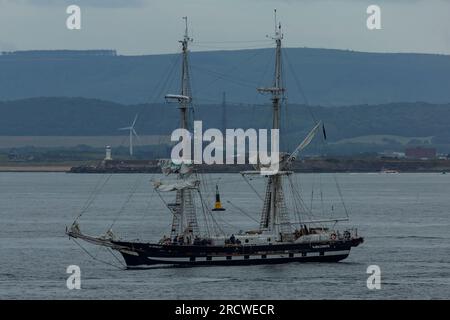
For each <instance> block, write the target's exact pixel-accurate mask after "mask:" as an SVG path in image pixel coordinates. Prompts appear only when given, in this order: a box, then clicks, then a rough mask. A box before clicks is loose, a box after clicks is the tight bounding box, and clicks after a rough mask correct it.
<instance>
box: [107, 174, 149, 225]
mask: <svg viewBox="0 0 450 320" xmlns="http://www.w3.org/2000/svg"><path fill="white" fill-rule="evenodd" d="M141 181H142V176H140V179H136V183H135V185H134V187H133V189H132V190H131V192H130V193H129V194H128V196H127V198H126V200H125V202H124V203H123V204H122V207H121V208H120V209H119V212H118V213H117V217H116V218H115V219H114V220H113V222H112V223H111V226H110V227H109V228H108V230H111V229H112V227H113V226H114V225H115V224H116V222H117V220H118V219H119V217H120V215H121V214H122V213H123V211H124V210H125V207H126V205H127V204H128V203H129V202H130V200H131V198H132V197H133V195H134V194H135V192H136V190H137V188H138V187H139V184H140V183H141Z"/></svg>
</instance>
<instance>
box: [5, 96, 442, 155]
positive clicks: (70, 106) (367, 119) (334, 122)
mask: <svg viewBox="0 0 450 320" xmlns="http://www.w3.org/2000/svg"><path fill="white" fill-rule="evenodd" d="M178 112H179V111H178V109H177V105H176V104H140V105H122V104H118V103H114V102H108V101H103V100H97V99H86V98H64V97H63V98H32V99H24V100H16V101H4V102H0V115H1V116H0V136H101V135H103V136H112V135H124V133H123V132H121V131H118V130H117V129H118V128H119V127H124V126H128V125H129V124H130V123H131V121H132V120H133V118H134V115H135V114H136V113H139V118H138V121H137V124H136V130H137V131H138V133H139V134H141V135H169V134H170V133H171V132H172V130H173V129H175V128H177V127H178V124H179V120H178ZM226 113H227V117H226V127H227V128H250V127H252V128H269V127H270V125H271V110H270V106H269V105H243V104H242V105H236V104H227V106H226ZM255 114H257V115H258V117H255ZM193 115H194V118H195V119H198V120H202V121H203V123H204V129H206V128H209V127H214V128H222V125H223V121H222V116H221V115H222V106H221V105H217V104H210V105H196V106H195V108H194V114H193ZM313 118H314V119H316V120H317V119H321V120H323V121H324V123H325V127H326V131H327V136H328V141H329V142H338V141H344V142H345V143H346V144H347V145H352V144H355V143H360V144H364V145H365V146H367V148H368V149H370V144H373V143H379V142H380V141H381V142H383V143H385V144H386V145H391V146H394V147H395V146H398V145H399V144H402V143H403V144H404V143H408V142H409V141H411V142H414V140H415V141H416V142H417V143H418V144H421V143H424V142H425V143H431V144H435V145H442V146H444V145H446V146H447V147H442V148H443V150H444V151H445V150H448V149H446V148H448V147H449V146H450V104H441V105H437V104H428V103H391V104H384V105H373V106H369V105H359V106H343V107H318V106H315V107H306V106H304V105H295V104H292V105H288V106H287V108H286V107H283V111H282V122H283V124H284V126H285V130H283V131H282V134H283V135H284V136H285V137H286V140H287V144H288V145H287V147H289V148H292V147H293V146H294V145H295V144H296V143H298V142H299V141H300V140H301V139H302V138H303V137H304V136H305V135H306V133H307V132H308V131H309V130H310V129H311V128H312V127H313V124H314V120H313ZM368 136H369V137H368ZM370 136H373V139H372V140H370V138H371V137H370ZM395 136H399V137H410V138H408V139H402V138H398V139H396V138H395ZM356 137H363V138H359V139H354V138H356ZM418 137H419V138H420V137H426V139H425V138H424V139H422V140H423V141H422V140H421V139H418ZM413 138H414V139H413ZM340 148H342V149H344V148H345V146H343V145H341V146H340ZM442 148H441V149H442ZM449 151H450V149H449V150H448V151H445V152H449Z"/></svg>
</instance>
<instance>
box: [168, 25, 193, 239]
mask: <svg viewBox="0 0 450 320" xmlns="http://www.w3.org/2000/svg"><path fill="white" fill-rule="evenodd" d="M183 20H184V21H185V30H184V36H183V39H182V40H180V41H179V42H180V43H181V50H182V66H181V93H180V94H179V95H172V94H169V95H166V99H173V100H177V101H178V103H179V109H180V126H181V128H183V129H189V107H190V103H191V101H192V97H191V86H190V78H189V59H188V52H189V48H188V47H189V43H191V42H192V41H193V39H192V38H190V37H189V32H188V22H187V17H183ZM188 176H189V173H181V172H180V173H178V179H180V180H184V179H186V178H187V177H188ZM172 214H173V219H172V228H171V238H174V237H178V236H180V235H186V232H187V233H188V234H191V235H193V236H197V235H199V227H198V223H197V216H196V212H195V205H194V199H193V195H192V190H191V189H188V188H186V189H181V190H177V191H176V198H175V205H174V206H173V208H172Z"/></svg>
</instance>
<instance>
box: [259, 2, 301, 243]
mask: <svg viewBox="0 0 450 320" xmlns="http://www.w3.org/2000/svg"><path fill="white" fill-rule="evenodd" d="M274 18H275V34H274V36H273V37H272V39H273V40H274V41H275V44H276V47H275V73H274V81H273V86H272V87H269V88H258V89H257V90H258V91H259V92H261V93H270V94H271V100H272V129H280V100H281V97H282V95H283V92H284V90H285V89H284V88H283V84H282V61H281V40H282V39H283V33H282V32H281V24H280V23H277V11H276V9H275V10H274ZM279 160H280V159H279ZM260 229H261V230H263V231H272V232H275V233H276V234H277V235H279V240H281V241H286V240H290V239H291V237H292V232H291V224H290V221H289V217H288V214H287V208H286V202H285V199H284V192H283V185H282V173H279V172H278V173H276V174H274V175H270V176H269V178H268V181H267V184H266V194H265V199H264V206H263V211H262V214H261V221H260Z"/></svg>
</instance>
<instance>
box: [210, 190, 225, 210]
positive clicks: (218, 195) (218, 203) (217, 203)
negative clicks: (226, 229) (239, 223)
mask: <svg viewBox="0 0 450 320" xmlns="http://www.w3.org/2000/svg"><path fill="white" fill-rule="evenodd" d="M212 211H225V208H223V207H222V203H221V202H220V194H219V186H218V185H217V184H216V203H215V204H214V209H212Z"/></svg>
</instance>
